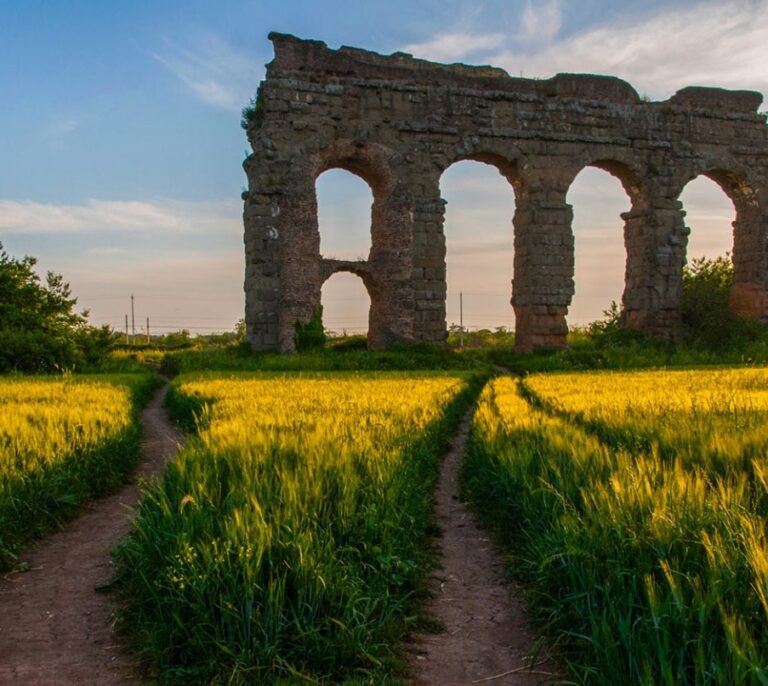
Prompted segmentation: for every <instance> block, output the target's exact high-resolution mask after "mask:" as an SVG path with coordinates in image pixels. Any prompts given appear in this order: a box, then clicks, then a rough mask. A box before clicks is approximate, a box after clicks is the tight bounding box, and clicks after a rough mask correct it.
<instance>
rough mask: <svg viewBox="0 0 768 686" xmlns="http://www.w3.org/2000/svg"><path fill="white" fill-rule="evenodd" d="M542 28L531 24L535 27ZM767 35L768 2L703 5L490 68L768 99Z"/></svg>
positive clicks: (654, 91) (500, 60)
mask: <svg viewBox="0 0 768 686" xmlns="http://www.w3.org/2000/svg"><path fill="white" fill-rule="evenodd" d="M537 23H538V20H533V19H532V20H531V26H535V25H536V24H537ZM766 35H768V1H766V0H734V1H732V2H702V3H699V4H696V5H692V6H691V5H687V6H684V7H678V8H669V7H664V8H663V9H662V10H660V11H658V12H655V13H653V14H650V15H647V16H645V17H644V18H641V19H639V20H638V19H635V20H633V21H632V22H628V21H626V20H623V21H621V22H616V23H613V24H604V25H600V26H596V27H594V28H590V29H588V30H586V31H583V32H581V33H578V34H575V35H571V36H568V37H565V38H563V39H561V40H557V41H555V42H553V43H550V44H548V45H547V46H546V47H544V48H542V49H540V50H537V51H533V52H525V51H513V50H505V51H502V52H499V53H497V54H496V55H494V56H489V57H488V60H489V61H490V62H491V63H492V64H496V65H498V66H501V67H504V68H506V69H507V70H508V71H509V72H510V73H512V74H520V73H522V74H523V75H524V76H540V77H549V76H552V75H553V74H555V73H557V72H592V73H599V74H612V75H616V76H619V77H621V78H624V79H626V80H628V81H629V82H630V83H631V84H632V85H633V86H635V88H636V89H637V90H638V91H639V92H640V93H646V94H648V95H650V96H652V97H654V98H659V99H663V98H667V97H669V96H670V95H671V94H672V93H674V92H675V91H676V90H678V89H680V88H682V87H685V86H687V85H714V86H723V87H726V88H737V89H738V88H746V89H756V90H762V91H763V92H768V69H766V66H765V65H766V63H768V57H767V56H766V40H765V38H766Z"/></svg>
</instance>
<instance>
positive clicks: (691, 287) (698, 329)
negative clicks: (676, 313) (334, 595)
mask: <svg viewBox="0 0 768 686" xmlns="http://www.w3.org/2000/svg"><path fill="white" fill-rule="evenodd" d="M732 287H733V263H732V262H731V259H730V256H729V254H728V253H726V254H725V255H724V256H721V257H717V258H715V259H710V258H707V257H697V258H695V259H693V260H691V261H690V262H689V263H688V264H687V265H685V267H684V268H683V297H682V300H681V303H680V312H681V316H682V320H683V326H684V327H685V334H686V337H687V338H688V339H689V340H690V341H692V342H697V343H704V344H706V345H710V346H711V345H714V346H719V345H723V344H726V343H728V342H730V341H731V340H732V339H733V337H734V336H735V335H736V334H738V333H741V328H742V327H740V326H739V323H738V321H737V318H736V316H735V315H734V314H733V312H731V309H730V307H729V305H728V302H729V298H730V295H731V288H732Z"/></svg>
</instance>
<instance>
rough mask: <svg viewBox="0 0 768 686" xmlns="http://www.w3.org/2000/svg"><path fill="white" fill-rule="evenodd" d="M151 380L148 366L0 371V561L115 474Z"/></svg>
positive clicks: (128, 454)
mask: <svg viewBox="0 0 768 686" xmlns="http://www.w3.org/2000/svg"><path fill="white" fill-rule="evenodd" d="M155 387H156V380H155V378H154V377H153V376H152V375H150V374H148V373H144V374H123V375H91V376H78V377H3V378H0V569H4V570H5V569H9V568H12V567H13V566H14V565H15V564H16V563H17V560H18V553H19V550H20V548H21V547H22V546H23V545H25V544H26V543H28V542H29V541H30V540H32V539H33V538H35V537H37V536H39V535H41V534H42V533H44V532H46V531H48V530H50V529H51V528H53V527H55V526H56V525H58V524H59V523H60V522H62V521H63V520H65V519H67V518H68V517H70V516H72V515H73V514H75V513H76V512H77V511H78V509H79V506H80V505H81V503H83V502H84V501H85V500H87V499H89V498H92V497H94V496H96V495H99V494H101V493H104V492H107V491H109V490H111V489H114V488H115V487H116V486H118V485H119V484H120V483H121V482H122V480H123V478H124V477H125V475H126V473H127V472H128V471H129V470H130V468H131V467H132V466H133V465H134V464H135V463H136V460H137V459H138V454H139V433H140V432H139V425H138V411H139V408H140V407H141V406H142V405H143V404H144V403H145V402H146V401H147V400H148V398H149V396H150V395H151V393H152V391H153V390H154V388H155Z"/></svg>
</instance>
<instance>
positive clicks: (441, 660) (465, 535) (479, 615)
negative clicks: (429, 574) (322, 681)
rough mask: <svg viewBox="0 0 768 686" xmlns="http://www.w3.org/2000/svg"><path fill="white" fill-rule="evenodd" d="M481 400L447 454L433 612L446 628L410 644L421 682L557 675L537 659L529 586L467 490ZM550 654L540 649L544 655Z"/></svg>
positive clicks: (519, 683)
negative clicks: (479, 520) (515, 577)
mask: <svg viewBox="0 0 768 686" xmlns="http://www.w3.org/2000/svg"><path fill="white" fill-rule="evenodd" d="M473 413H474V407H473V408H470V410H469V411H467V413H466V414H465V416H464V418H463V419H462V422H461V425H460V427H459V430H458V432H457V434H456V436H455V437H454V439H453V442H452V445H451V448H450V449H449V450H448V453H447V454H446V456H445V458H444V460H443V462H442V465H441V468H440V476H439V479H438V483H437V488H436V490H435V515H436V519H437V523H438V526H439V527H440V530H441V536H440V538H439V539H437V544H438V570H437V573H436V575H435V577H434V578H433V581H432V584H431V590H432V592H433V595H432V597H431V598H430V600H428V601H427V603H426V607H425V610H426V614H427V615H428V616H429V617H431V618H434V619H435V620H437V622H439V623H440V624H441V625H442V627H443V629H444V630H443V631H442V632H441V633H437V634H419V635H417V636H415V637H414V640H413V643H412V644H411V645H410V646H408V648H407V649H408V651H409V653H410V654H409V662H410V664H411V667H412V674H413V677H412V679H411V684H413V686H470V685H472V684H482V685H485V684H488V685H489V686H534V685H535V686H539V685H541V684H549V683H552V682H553V681H554V680H555V676H556V675H555V671H556V669H555V667H553V665H552V663H551V662H549V661H539V662H537V664H535V665H533V666H532V665H531V663H530V660H529V653H530V652H531V651H532V649H534V647H535V646H536V644H537V636H536V634H535V632H534V631H533V630H532V629H531V627H530V626H529V624H528V621H527V618H526V614H525V604H524V602H523V598H522V592H521V590H520V589H519V588H518V587H516V586H515V585H514V584H511V583H509V582H508V581H507V580H506V578H505V574H504V563H503V558H502V556H501V554H500V553H499V552H498V550H497V549H496V547H495V545H494V544H493V542H492V541H491V540H490V534H489V533H488V532H486V531H484V530H483V529H481V528H480V527H479V526H478V525H477V524H476V522H475V518H474V516H473V515H472V513H471V512H470V510H469V508H468V506H467V505H466V504H464V503H463V502H461V500H460V498H459V471H460V467H461V462H462V459H463V456H464V452H465V450H466V446H467V440H468V436H469V427H470V424H471V422H472V415H473ZM541 659H542V658H541V657H539V660H541Z"/></svg>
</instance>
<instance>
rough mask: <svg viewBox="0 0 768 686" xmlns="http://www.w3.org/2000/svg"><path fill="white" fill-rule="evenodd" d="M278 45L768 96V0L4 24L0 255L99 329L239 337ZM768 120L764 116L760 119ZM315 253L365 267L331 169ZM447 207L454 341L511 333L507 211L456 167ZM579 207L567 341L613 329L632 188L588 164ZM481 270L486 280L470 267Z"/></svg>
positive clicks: (715, 197)
mask: <svg viewBox="0 0 768 686" xmlns="http://www.w3.org/2000/svg"><path fill="white" fill-rule="evenodd" d="M270 30H276V31H281V32H286V33H292V34H294V35H297V36H301V37H305V38H318V39H320V40H323V41H325V42H326V43H327V44H328V45H329V46H331V47H336V46H338V45H342V44H344V45H351V46H356V47H361V48H364V49H368V50H373V51H376V52H380V53H383V54H390V53H392V52H396V51H398V50H402V51H405V52H409V53H411V54H413V55H414V56H416V57H421V58H425V59H431V60H435V61H440V62H465V63H470V64H492V65H494V66H499V67H502V68H504V69H506V70H507V71H508V72H509V73H510V75H512V76H518V75H523V76H529V77H534V78H539V77H541V78H546V77H549V76H552V75H554V74H555V73H557V72H563V71H569V72H594V73H607V74H611V75H615V76H618V77H619V78H623V79H625V80H626V81H628V82H629V83H630V84H631V85H632V86H633V87H634V88H635V89H636V90H637V91H638V93H640V94H641V95H642V96H646V97H649V98H651V99H654V100H663V99H666V98H668V97H669V96H670V95H672V94H673V93H674V92H675V91H677V90H679V89H680V88H683V87H685V86H688V85H712V86H719V87H724V88H736V89H751V90H758V91H760V92H762V93H766V92H768V72H767V71H766V70H765V69H764V68H763V66H762V65H764V64H765V40H764V37H765V35H768V0H740V1H732V2H724V3H717V2H709V1H708V2H699V1H695V0H679V1H678V2H673V3H670V2H664V1H662V0H648V1H647V2H644V3H640V4H639V6H638V5H633V6H631V7H628V6H617V4H615V3H610V2H608V1H607V0H585V1H584V2H580V3H575V2H565V1H562V2H559V1H557V0H545V1H544V2H537V3H533V2H531V1H518V2H500V1H493V2H486V3H482V4H478V3H476V2H464V1H452V0H445V1H444V2H441V3H439V4H438V3H435V2H433V1H432V0H429V1H424V2H408V3H405V2H401V1H400V0H394V4H393V3H387V4H384V3H367V4H366V6H365V7H357V6H350V5H349V4H348V3H341V2H338V1H337V0H329V2H327V3H324V4H323V6H322V7H321V8H320V7H318V6H316V5H314V4H313V3H308V2H299V1H295V0H287V1H284V2H281V3H277V2H274V1H273V0H268V1H267V2H263V3H260V4H259V5H258V6H256V5H254V4H253V3H249V2H245V1H243V0H237V1H229V2H222V3H220V4H218V5H217V6H216V7H212V6H210V4H209V3H206V2H203V1H202V0H190V1H189V2H186V3H184V4H182V3H180V2H179V1H178V0H158V1H157V2H154V3H134V4H132V5H130V6H125V7H122V6H121V7H120V8H117V7H115V6H114V5H111V4H104V3H97V2H93V1H92V0H84V1H83V2H81V3H78V4H77V6H76V7H75V8H73V6H72V5H71V3H65V2H63V0H52V1H51V2H50V3H46V6H45V7H44V8H43V7H37V6H31V5H25V6H22V7H13V8H10V7H8V6H6V7H4V8H0V40H2V42H3V45H4V47H5V48H6V50H7V53H8V55H9V56H10V57H11V59H9V60H6V61H5V62H4V63H3V64H0V86H2V88H3V92H6V93H11V94H12V95H13V97H11V98H9V99H8V102H7V103H5V104H4V108H3V111H2V112H0V127H1V128H2V130H3V131H4V132H5V133H6V135H5V136H4V137H3V139H2V140H0V160H2V161H3V164H2V165H0V242H2V243H3V245H4V248H5V250H6V251H7V252H8V253H10V254H12V255H14V256H18V257H20V256H22V255H24V254H29V255H33V256H35V257H36V258H38V260H39V267H40V270H41V272H43V273H44V272H45V271H47V270H51V271H54V272H57V273H60V274H62V275H63V277H64V279H65V280H66V281H67V282H68V283H70V285H71V287H72V291H73V295H74V296H76V297H77V298H78V307H79V308H87V309H90V311H91V313H92V321H93V323H94V324H97V325H98V324H109V325H111V326H112V327H113V328H114V329H115V330H118V331H120V330H122V329H123V328H124V316H125V314H126V313H127V314H130V295H131V294H134V295H135V303H136V320H137V322H142V323H144V322H145V320H146V317H147V316H149V317H150V320H151V327H152V328H153V329H154V327H157V329H156V330H157V331H158V332H160V331H176V330H180V329H185V328H186V329H188V330H189V331H191V332H193V333H207V332H214V331H226V330H232V329H233V328H234V326H235V323H236V322H237V321H238V320H239V319H241V318H242V317H243V311H244V296H243V274H244V256H243V238H242V234H243V227H242V216H241V215H242V201H241V200H240V192H241V190H242V188H243V187H244V185H245V184H246V178H245V175H244V173H243V171H242V168H241V164H242V160H243V158H244V156H245V155H246V154H247V153H248V150H247V141H246V138H245V134H244V132H243V131H242V129H241V128H240V126H239V121H240V110H241V108H242V107H243V106H245V105H246V104H247V103H248V101H249V99H250V97H251V96H252V95H253V93H254V92H255V90H256V88H257V86H258V84H259V81H260V80H261V79H262V78H263V75H264V68H263V65H264V64H265V63H266V62H268V61H269V60H271V59H272V46H271V44H270V42H269V41H268V40H267V34H268V32H269V31H270ZM763 109H765V106H763ZM317 188H318V204H319V224H320V231H321V242H322V246H323V250H324V251H327V252H328V254H330V253H331V252H332V253H334V254H336V255H337V256H341V255H342V254H348V255H351V256H355V257H356V256H359V255H365V254H367V252H368V249H369V245H370V231H369V225H370V204H371V194H370V190H369V189H368V188H367V186H366V185H365V184H364V182H362V181H361V180H360V179H358V178H357V177H354V176H353V175H351V174H349V173H347V172H342V171H338V170H334V171H332V172H327V173H326V174H323V175H322V176H321V177H320V178H319V179H318V183H317ZM441 192H442V194H443V197H444V198H445V199H446V200H447V201H448V205H447V210H446V225H445V233H446V242H447V268H448V300H447V324H448V325H450V324H451V323H458V318H459V315H458V293H459V291H463V292H464V294H465V297H464V320H465V325H466V326H467V328H491V329H493V328H495V327H496V326H501V325H503V326H505V327H507V328H509V329H514V314H513V312H512V308H511V305H510V304H509V299H510V296H511V279H512V261H513V259H514V255H513V250H512V228H511V220H512V215H513V212H514V195H513V193H512V191H511V188H510V187H509V184H508V183H507V182H506V181H505V180H504V179H503V178H502V177H501V176H499V174H498V173H497V172H496V171H495V170H494V169H493V168H491V167H487V166H485V165H482V164H479V163H471V162H464V163H460V164H457V165H455V166H453V167H451V168H450V169H449V170H447V171H446V173H445V174H444V175H443V178H442V179H441ZM681 199H682V200H683V204H684V209H685V210H686V212H687V217H686V222H687V223H688V224H689V225H690V226H691V228H692V234H691V237H690V245H689V250H688V254H689V255H690V256H692V257H698V256H706V257H716V256H719V255H722V254H724V253H725V252H727V251H730V250H731V244H732V229H731V226H730V224H731V222H732V221H733V219H734V209H733V206H732V204H731V202H730V200H728V198H727V197H726V196H725V194H724V193H723V192H722V191H721V190H720V189H719V188H718V187H717V186H716V185H715V184H714V183H713V182H711V181H709V180H708V179H701V178H699V179H696V180H694V181H693V182H691V183H690V184H689V185H688V186H687V187H686V189H685V191H684V192H683V195H682V196H681ZM568 202H570V203H571V204H572V205H573V207H574V224H573V227H574V235H575V238H576V275H575V287H576V294H575V296H574V301H573V304H572V306H571V308H570V312H569V316H568V322H569V324H570V325H583V324H585V323H587V322H589V321H593V320H595V319H599V318H601V317H602V312H603V311H604V310H605V309H607V308H608V306H609V305H610V303H611V301H613V300H615V301H617V302H619V303H620V301H621V293H622V289H623V271H624V259H625V253H624V247H623V236H622V230H623V223H622V221H621V219H620V218H619V214H620V213H621V212H622V211H625V210H627V209H628V207H629V201H628V198H627V196H626V194H625V193H624V191H623V189H622V187H621V185H620V184H619V183H618V181H617V180H616V179H614V178H612V177H611V176H610V175H608V174H607V173H605V172H603V171H600V170H595V169H586V170H584V171H583V172H582V173H581V174H579V176H578V177H577V179H576V181H575V182H574V184H573V186H572V188H571V190H570V192H569V194H568ZM479 264H482V265H483V266H482V269H478V265H479ZM323 304H324V307H325V315H326V316H325V323H326V326H327V327H328V328H330V329H333V330H344V329H346V330H347V331H349V332H359V331H361V330H363V329H365V328H366V327H367V309H368V299H367V294H365V292H364V289H363V288H362V285H361V282H360V281H359V280H356V277H354V276H351V275H336V276H334V277H332V279H331V280H330V281H329V282H328V283H327V284H326V286H325V287H324V288H323Z"/></svg>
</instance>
